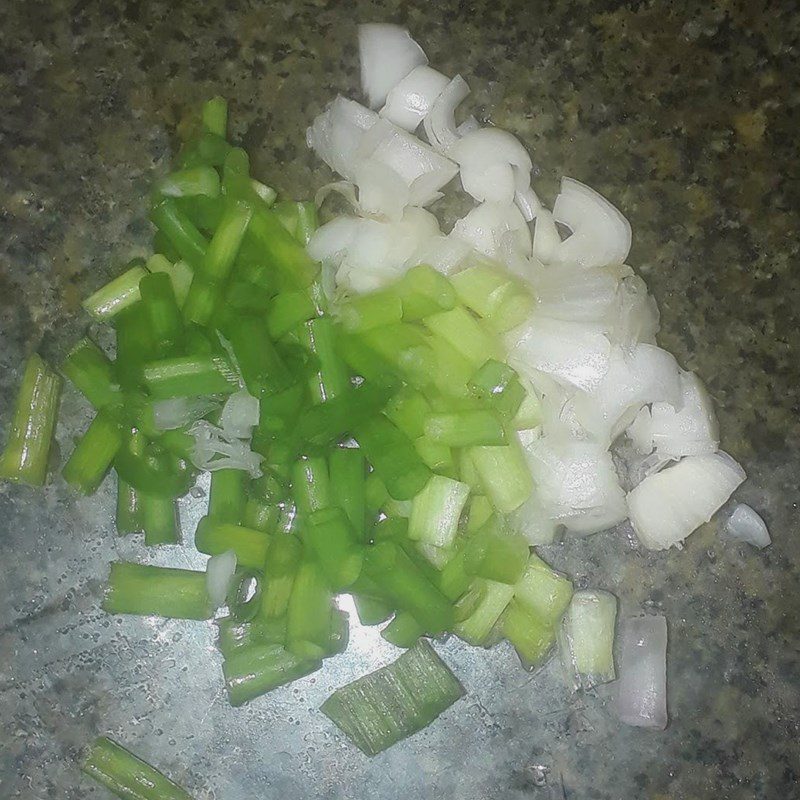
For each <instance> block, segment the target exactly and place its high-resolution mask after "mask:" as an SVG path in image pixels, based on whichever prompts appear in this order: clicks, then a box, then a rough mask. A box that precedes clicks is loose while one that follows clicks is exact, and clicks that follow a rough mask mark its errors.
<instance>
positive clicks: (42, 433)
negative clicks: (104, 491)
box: [0, 354, 61, 486]
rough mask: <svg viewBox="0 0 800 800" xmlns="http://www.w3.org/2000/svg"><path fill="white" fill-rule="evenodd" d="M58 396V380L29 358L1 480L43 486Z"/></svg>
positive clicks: (34, 357)
mask: <svg viewBox="0 0 800 800" xmlns="http://www.w3.org/2000/svg"><path fill="white" fill-rule="evenodd" d="M60 395H61V378H59V376H58V375H56V374H55V372H53V371H52V370H51V369H50V368H49V367H48V366H47V364H45V362H44V361H42V359H41V358H40V357H39V356H38V355H36V354H34V355H32V356H30V358H29V359H28V361H27V363H26V365H25V372H24V373H23V375H22V384H21V385H20V388H19V392H18V393H17V401H16V404H15V406H14V416H13V418H12V421H11V432H10V433H9V436H8V443H7V444H6V449H5V450H4V451H3V454H2V456H0V478H4V479H6V480H10V481H17V482H19V483H27V484H30V485H31V486H43V485H44V482H45V478H46V477H47V461H48V458H49V455H50V446H51V444H52V441H53V431H54V430H55V427H56V417H57V416H58V403H59V398H60Z"/></svg>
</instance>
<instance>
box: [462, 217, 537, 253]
mask: <svg viewBox="0 0 800 800" xmlns="http://www.w3.org/2000/svg"><path fill="white" fill-rule="evenodd" d="M508 232H510V233H511V234H512V236H511V243H512V244H513V247H514V249H515V250H516V251H517V252H518V253H519V255H521V256H523V257H524V256H527V255H529V254H530V251H531V234H530V230H529V229H528V224H527V222H525V219H524V217H523V216H522V214H520V212H519V209H518V208H517V207H516V206H514V205H512V204H510V203H507V204H500V203H481V205H479V206H476V207H475V208H473V209H472V211H470V212H469V214H467V216H466V217H462V218H461V219H460V220H458V221H457V222H456V224H455V225H454V226H453V232H452V235H453V236H455V237H457V238H459V239H461V240H462V241H464V242H467V243H468V244H470V245H472V247H474V248H475V249H476V250H477V251H478V252H479V253H483V254H484V255H486V256H489V258H498V257H500V256H502V255H503V246H502V244H503V237H504V235H505V234H506V233H508Z"/></svg>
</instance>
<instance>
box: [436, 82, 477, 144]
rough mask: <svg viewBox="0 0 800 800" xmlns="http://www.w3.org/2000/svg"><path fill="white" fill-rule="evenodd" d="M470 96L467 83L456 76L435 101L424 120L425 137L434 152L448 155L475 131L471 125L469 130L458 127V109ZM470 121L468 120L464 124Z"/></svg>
mask: <svg viewBox="0 0 800 800" xmlns="http://www.w3.org/2000/svg"><path fill="white" fill-rule="evenodd" d="M468 94H469V86H467V82H466V81H465V80H464V79H463V78H462V77H461V76H460V75H456V76H455V78H453V80H451V81H450V83H448V84H447V86H445V88H444V89H443V90H442V92H441V94H440V95H439V96H438V97H437V98H436V100H435V101H434V103H433V105H432V106H431V110H430V111H429V112H428V114H427V116H426V117H425V119H424V120H423V124H424V126H425V135H426V136H427V137H428V141H429V142H430V143H431V146H432V147H433V149H434V150H437V151H438V152H440V153H446V152H447V151H448V149H449V148H450V147H451V146H452V145H453V144H455V143H456V142H457V141H458V139H459V138H460V137H461V136H465V135H466V134H467V133H469V132H470V131H471V130H475V128H473V127H472V126H471V125H470V126H469V130H466V129H459V128H457V127H456V121H455V113H456V109H457V108H458V106H459V105H460V104H461V103H462V101H463V100H464V99H465V98H466V97H467V95H468ZM468 121H469V120H466V121H465V123H463V124H466V122H468ZM476 124H477V123H476Z"/></svg>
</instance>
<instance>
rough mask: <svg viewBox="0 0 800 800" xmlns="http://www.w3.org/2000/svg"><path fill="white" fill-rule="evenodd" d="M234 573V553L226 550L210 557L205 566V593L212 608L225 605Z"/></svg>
mask: <svg viewBox="0 0 800 800" xmlns="http://www.w3.org/2000/svg"><path fill="white" fill-rule="evenodd" d="M235 572H236V553H235V552H234V551H233V550H227V551H226V552H224V553H220V554H219V555H216V556H211V558H209V559H208V563H207V564H206V591H207V592H208V599H209V600H211V604H212V605H213V606H214V608H219V607H220V606H222V605H224V604H225V598H226V597H227V596H228V589H229V588H230V585H231V580H232V579H233V576H234V573H235Z"/></svg>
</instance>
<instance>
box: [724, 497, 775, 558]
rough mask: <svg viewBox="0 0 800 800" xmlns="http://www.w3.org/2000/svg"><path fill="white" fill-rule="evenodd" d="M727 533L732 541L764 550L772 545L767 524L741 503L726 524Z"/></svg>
mask: <svg viewBox="0 0 800 800" xmlns="http://www.w3.org/2000/svg"><path fill="white" fill-rule="evenodd" d="M725 532H726V533H727V535H728V538H730V539H736V540H738V541H740V542H747V543H748V544H751V545H753V547H758V548H759V549H762V548H764V547H769V545H770V544H772V539H771V538H770V535H769V530H767V523H766V522H764V520H763V519H762V518H761V516H760V515H759V514H758V513H757V512H755V511H754V510H753V509H752V508H750V506H748V505H745V504H744V503H740V504H739V505H738V506H736V508H734V509H733V514H731V515H730V517H728V520H727V522H726V523H725Z"/></svg>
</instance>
